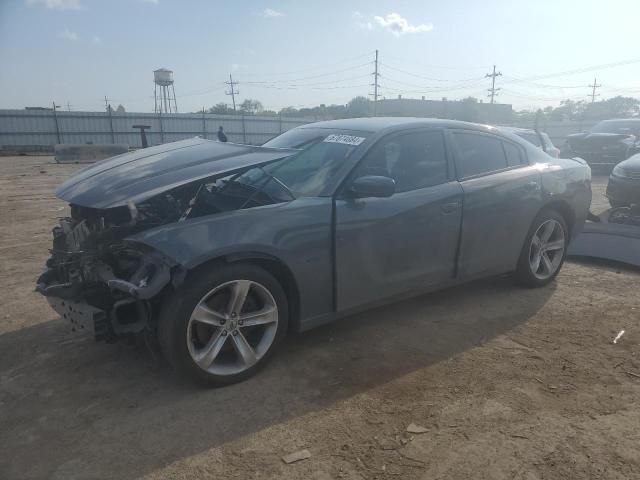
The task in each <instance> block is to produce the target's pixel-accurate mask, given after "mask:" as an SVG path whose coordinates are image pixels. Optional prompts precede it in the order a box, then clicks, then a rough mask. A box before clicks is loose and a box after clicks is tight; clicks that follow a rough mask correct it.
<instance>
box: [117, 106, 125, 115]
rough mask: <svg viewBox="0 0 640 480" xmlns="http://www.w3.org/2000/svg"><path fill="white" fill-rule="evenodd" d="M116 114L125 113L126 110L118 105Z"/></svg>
mask: <svg viewBox="0 0 640 480" xmlns="http://www.w3.org/2000/svg"><path fill="white" fill-rule="evenodd" d="M116 113H125V109H124V107H123V106H122V104H120V105H118V108H116Z"/></svg>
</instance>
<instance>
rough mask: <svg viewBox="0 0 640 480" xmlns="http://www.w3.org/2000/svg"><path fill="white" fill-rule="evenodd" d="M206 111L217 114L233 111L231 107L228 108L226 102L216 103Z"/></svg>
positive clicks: (226, 113)
mask: <svg viewBox="0 0 640 480" xmlns="http://www.w3.org/2000/svg"><path fill="white" fill-rule="evenodd" d="M207 113H217V114H218V115H228V114H230V113H233V109H232V108H229V107H228V106H227V104H226V103H223V102H220V103H216V104H215V105H214V106H213V107H211V108H209V110H207Z"/></svg>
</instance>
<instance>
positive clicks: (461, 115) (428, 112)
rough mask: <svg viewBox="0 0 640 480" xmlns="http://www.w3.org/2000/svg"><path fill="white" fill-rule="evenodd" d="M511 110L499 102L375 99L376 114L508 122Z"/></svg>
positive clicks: (399, 98)
mask: <svg viewBox="0 0 640 480" xmlns="http://www.w3.org/2000/svg"><path fill="white" fill-rule="evenodd" d="M512 113H513V109H512V108H511V105H508V104H503V103H493V104H491V103H482V102H478V101H476V100H475V99H465V100H447V99H446V98H443V99H442V100H426V99H425V98H424V97H422V99H415V98H402V97H401V96H398V98H394V99H383V100H378V106H377V115H379V116H386V117H434V118H448V119H451V120H465V121H467V122H479V123H498V124H499V123H510V122H511V121H512V118H511V115H512Z"/></svg>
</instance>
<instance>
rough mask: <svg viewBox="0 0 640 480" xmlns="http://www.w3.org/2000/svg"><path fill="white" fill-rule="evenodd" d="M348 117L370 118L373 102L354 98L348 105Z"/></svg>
mask: <svg viewBox="0 0 640 480" xmlns="http://www.w3.org/2000/svg"><path fill="white" fill-rule="evenodd" d="M346 114H347V116H348V117H351V118H353V117H368V116H369V115H370V114H371V100H369V99H368V98H367V97H355V98H352V99H351V100H350V101H349V103H348V104H347V112H346Z"/></svg>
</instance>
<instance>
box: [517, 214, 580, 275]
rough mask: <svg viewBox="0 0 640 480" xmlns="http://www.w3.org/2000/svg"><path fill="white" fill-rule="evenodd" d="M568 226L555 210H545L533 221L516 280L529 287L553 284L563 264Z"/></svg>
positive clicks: (519, 262)
mask: <svg viewBox="0 0 640 480" xmlns="http://www.w3.org/2000/svg"><path fill="white" fill-rule="evenodd" d="M568 238H569V236H568V229H567V224H566V222H565V220H564V218H563V217H562V215H560V214H559V213H557V212H556V211H554V210H543V211H542V212H540V213H539V214H538V216H537V217H536V219H535V220H534V221H533V224H532V225H531V228H530V230H529V233H528V235H527V238H526V240H525V243H524V245H523V247H522V252H521V253H520V259H519V260H518V266H517V268H516V272H515V278H516V280H517V281H518V283H520V284H521V285H524V286H526V287H542V286H544V285H547V284H548V283H549V282H551V281H552V280H553V279H554V278H555V277H556V275H558V272H560V268H561V267H562V264H563V263H564V260H565V257H566V254H567V243H568Z"/></svg>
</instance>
